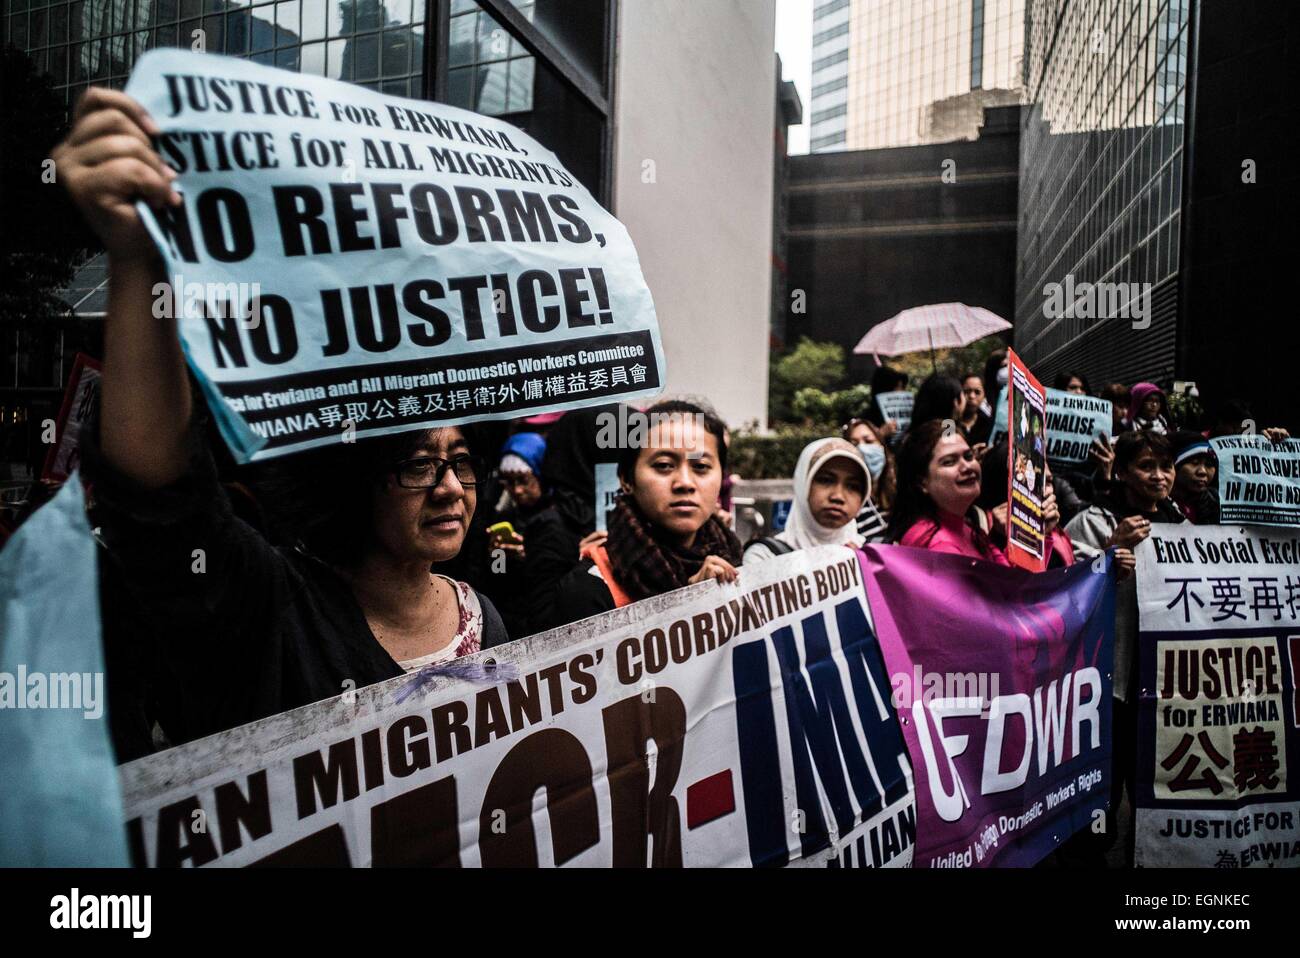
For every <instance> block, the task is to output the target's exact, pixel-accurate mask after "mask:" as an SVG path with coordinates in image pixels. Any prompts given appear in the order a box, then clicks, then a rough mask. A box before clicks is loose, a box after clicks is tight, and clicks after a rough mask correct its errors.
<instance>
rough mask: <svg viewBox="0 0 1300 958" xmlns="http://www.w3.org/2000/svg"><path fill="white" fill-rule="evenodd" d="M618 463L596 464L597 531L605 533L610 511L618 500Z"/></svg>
mask: <svg viewBox="0 0 1300 958" xmlns="http://www.w3.org/2000/svg"><path fill="white" fill-rule="evenodd" d="M618 491H619V484H618V463H616V462H598V463H596V531H597V532H604V531H605V524H606V518H607V517H608V515H609V510H611V509H613V508H614V504H615V500H616V499H617V498H618Z"/></svg>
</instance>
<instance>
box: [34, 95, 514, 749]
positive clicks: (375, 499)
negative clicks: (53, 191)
mask: <svg viewBox="0 0 1300 958" xmlns="http://www.w3.org/2000/svg"><path fill="white" fill-rule="evenodd" d="M158 132H159V130H158V127H157V125H156V124H155V123H154V121H153V120H152V119H151V118H150V117H149V116H148V114H147V113H146V112H145V111H144V110H143V109H142V108H141V107H140V105H139V104H138V103H137V102H136V101H134V100H133V99H131V98H130V97H128V96H126V95H125V94H123V93H120V92H115V91H110V90H105V89H97V88H92V89H91V90H89V91H88V92H87V93H86V94H85V95H84V96H83V97H82V99H81V100H80V101H79V103H78V104H77V109H76V114H75V124H74V126H73V129H72V132H71V133H70V134H69V136H68V138H67V140H65V141H64V143H63V144H61V145H60V146H59V148H58V149H57V150H56V151H55V160H56V163H57V165H58V170H59V177H60V180H61V181H62V182H63V184H64V185H65V186H66V188H67V189H68V191H69V192H70V193H71V195H72V197H73V199H74V201H75V202H76V203H77V205H78V206H79V207H80V209H81V211H82V213H83V214H84V215H85V217H86V218H87V220H89V222H90V224H91V226H92V227H93V228H94V229H95V231H96V232H97V233H98V234H99V236H100V238H101V239H102V240H103V243H104V246H105V248H106V249H107V251H108V257H109V277H110V279H109V308H108V316H107V320H106V323H105V332H104V365H103V379H102V385H101V397H102V401H101V411H100V418H99V421H98V423H97V424H96V423H94V422H92V423H91V428H89V429H88V430H86V432H87V433H89V435H84V436H83V440H82V442H83V448H84V463H85V473H86V477H87V480H88V482H89V483H92V484H93V487H94V497H95V519H96V521H98V522H99V523H100V524H101V526H102V534H103V538H104V541H105V543H106V544H107V548H108V554H109V559H110V561H112V562H113V563H114V564H115V565H116V566H117V567H119V568H120V571H121V574H122V576H121V577H122V578H123V579H124V580H125V583H126V589H127V590H128V591H129V592H130V593H131V594H132V596H133V598H134V599H136V600H137V601H138V603H139V605H140V607H141V608H142V609H143V610H144V611H145V613H146V614H147V615H148V617H149V618H150V619H152V620H153V623H152V624H153V625H154V626H156V627H157V628H158V629H160V630H162V629H165V632H163V634H165V635H168V636H171V637H172V640H171V641H169V642H166V643H163V644H162V645H161V649H160V654H161V656H162V657H163V659H164V660H165V661H164V663H163V666H164V668H165V671H166V672H167V673H168V675H169V676H170V678H169V681H171V682H175V683H176V686H177V689H176V690H177V691H178V692H179V693H180V694H179V695H178V697H179V698H183V700H184V709H185V710H186V712H185V714H184V715H182V716H176V717H175V722H174V724H173V732H172V735H173V738H176V737H195V736H199V735H205V734H210V733H212V732H216V731H219V730H222V729H227V728H231V727H234V726H237V725H241V724H243V723H246V722H251V721H253V720H255V719H259V718H262V717H265V716H268V715H273V714H275V713H278V712H283V711H285V710H287V709H291V708H295V707H297V706H300V705H305V704H308V703H310V702H314V701H318V700H320V699H325V698H329V697H332V696H336V695H338V694H340V693H342V692H346V691H349V690H351V689H355V688H360V687H363V686H366V685H370V684H372V683H375V682H380V681H383V680H385V679H390V678H395V677H399V676H401V675H402V674H403V673H404V672H406V671H411V670H414V669H417V668H421V667H423V666H426V665H430V664H433V663H438V662H442V661H444V660H447V659H451V658H454V657H456V656H459V655H463V654H466V653H470V652H476V651H478V650H479V649H480V648H487V647H490V646H493V645H497V644H500V643H503V642H506V641H508V636H507V635H506V632H505V629H504V627H503V626H502V624H501V619H500V617H499V616H498V615H497V613H496V610H495V609H493V607H492V605H491V603H490V602H488V601H487V600H485V599H483V598H481V597H480V596H478V595H477V594H476V593H475V592H474V590H473V589H471V588H470V587H468V586H466V585H464V584H463V583H459V582H455V581H452V580H450V579H447V578H444V577H441V576H437V575H433V574H431V572H430V565H431V564H432V563H435V562H441V561H446V560H447V559H450V558H452V557H453V556H455V555H456V554H457V552H458V551H459V550H460V547H461V543H462V542H463V541H464V538H465V532H466V529H467V527H468V525H469V521H470V518H471V517H472V516H473V513H474V509H475V506H476V489H477V485H478V483H479V482H481V481H482V480H483V478H484V475H485V472H484V467H483V465H482V463H481V461H480V460H479V459H477V458H476V457H475V456H474V455H473V454H472V449H471V447H470V436H469V434H468V432H467V431H465V430H461V429H457V428H446V429H433V430H420V431H417V432H410V433H404V434H399V435H396V436H391V437H384V438H380V439H375V440H370V441H364V442H356V443H352V444H343V443H340V444H339V445H337V446H335V447H332V448H329V449H327V450H324V451H322V452H319V453H317V452H313V453H308V454H304V455H300V456H298V457H296V458H295V459H294V460H292V461H290V462H287V463H286V464H285V466H284V468H283V474H282V475H281V476H280V477H279V478H278V479H277V481H276V482H275V483H274V484H273V485H274V487H275V489H276V490H278V491H279V492H283V493H286V495H283V496H279V497H278V499H277V497H276V496H275V495H274V494H272V496H271V500H272V501H273V502H277V503H278V504H281V505H283V506H284V508H281V509H280V510H278V511H272V512H270V513H269V514H268V520H269V521H270V523H271V524H272V525H274V526H277V527H279V528H280V529H281V530H282V531H284V532H285V534H286V540H287V541H288V542H291V543H292V547H290V546H289V545H286V546H283V547H276V546H274V545H272V544H271V542H269V541H268V540H267V539H266V538H264V537H263V536H262V535H261V534H260V533H259V532H257V531H255V530H254V529H252V528H251V527H250V526H248V525H247V524H245V523H244V522H242V521H240V520H239V519H238V518H236V517H235V515H234V514H233V513H232V511H231V506H230V502H229V500H228V499H227V498H226V496H225V494H224V493H223V491H222V489H221V487H220V485H219V484H218V482H217V474H216V470H215V467H214V465H213V459H212V455H211V454H210V452H209V451H208V449H207V447H206V445H205V444H204V443H203V441H202V435H203V429H202V419H203V416H202V411H201V407H200V408H196V407H195V405H194V402H193V400H192V397H191V392H190V384H189V381H188V379H187V375H186V368H185V360H184V357H183V355H182V351H181V344H180V340H179V338H178V336H177V329H176V324H175V323H174V322H159V321H158V319H156V318H155V316H154V313H153V305H154V303H153V294H152V292H151V291H152V290H153V288H154V287H155V284H158V283H161V282H162V281H163V280H164V277H163V276H162V267H161V263H160V260H159V258H158V255H157V252H156V250H155V248H154V245H153V242H152V240H151V239H150V237H149V234H148V233H147V232H146V230H145V227H144V224H143V222H142V221H141V218H140V216H139V214H138V213H137V212H136V209H135V203H136V201H137V200H143V201H144V202H146V203H148V204H150V205H151V206H153V207H154V208H156V209H162V208H164V207H167V206H174V205H177V204H179V203H180V202H181V198H180V196H179V195H178V194H177V193H176V192H175V191H174V190H173V189H172V186H171V184H172V181H173V180H174V178H175V175H176V174H175V173H174V171H172V170H171V169H170V168H169V167H167V166H166V165H164V164H163V162H162V160H161V159H160V158H159V156H158V154H157V153H156V152H154V150H153V148H152V146H151V145H150V139H149V138H150V136H151V135H156V134H157V133H158ZM176 730H180V735H179V736H178V735H177V732H176Z"/></svg>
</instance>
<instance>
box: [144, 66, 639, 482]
mask: <svg viewBox="0 0 1300 958" xmlns="http://www.w3.org/2000/svg"><path fill="white" fill-rule="evenodd" d="M127 92H128V93H129V94H131V95H132V96H133V97H135V98H136V99H137V100H139V101H140V102H141V103H142V104H143V105H144V107H145V108H146V109H147V110H148V111H149V112H150V114H151V115H152V116H153V117H154V119H155V120H156V121H157V123H158V124H159V125H160V126H161V128H162V130H163V132H162V134H161V135H160V136H159V137H158V138H157V145H158V149H159V152H160V154H161V155H162V157H163V159H164V160H165V161H167V162H168V163H170V164H171V165H172V166H173V167H174V168H175V169H176V170H177V171H178V172H179V174H180V176H179V177H178V179H177V180H176V182H175V187H176V189H177V190H178V191H179V192H180V193H181V194H182V196H183V197H184V203H183V205H182V206H180V207H175V208H168V209H166V210H161V211H158V212H156V213H155V212H153V211H150V210H148V208H147V207H145V206H144V205H143V204H141V205H140V209H141V211H142V213H143V214H144V218H145V222H146V224H147V225H148V226H149V228H150V231H151V232H152V234H153V236H154V240H155V242H156V243H157V244H158V247H159V249H160V251H161V252H162V254H163V258H164V260H165V262H166V267H167V274H168V279H169V282H170V290H169V289H167V288H166V287H162V286H160V287H159V288H157V289H155V296H156V297H157V298H156V310H155V311H156V313H157V315H158V316H159V317H160V318H161V317H164V316H168V315H175V316H177V317H178V318H179V320H180V332H181V336H182V340H183V342H184V345H185V348H186V353H187V355H188V357H189V360H190V363H191V365H192V367H193V368H194V369H195V370H196V372H197V373H198V374H199V376H200V379H201V382H202V385H203V386H204V388H205V390H206V392H207V394H208V399H209V405H211V406H212V407H213V408H214V411H215V412H216V413H217V415H218V420H219V424H220V425H221V427H222V432H223V435H225V437H226V439H227V441H228V442H229V443H230V444H231V448H232V450H233V451H234V452H235V454H236V456H238V457H239V458H240V459H243V460H246V459H250V458H251V459H261V458H267V457H271V456H277V455H283V454H285V453H288V452H293V451H296V450H301V449H307V448H310V447H313V446H320V445H324V444H327V443H330V442H337V441H339V439H340V438H341V437H344V436H348V437H358V438H361V437H365V436H370V435H381V434H385V433H392V432H400V431H403V430H409V429H414V428H418V427H421V426H428V425H435V424H443V425H447V424H452V423H461V422H468V421H473V420H484V419H502V418H509V419H513V418H517V417H520V416H523V415H530V414H533V413H538V412H542V411H554V410H563V409H570V408H574V407H578V406H587V405H592V404H594V403H599V402H612V401H618V400H626V399H633V398H636V397H643V396H651V395H655V394H657V393H658V392H660V391H661V390H662V388H663V380H664V363H663V352H662V348H661V346H660V341H659V328H658V322H657V320H656V318H655V310H654V304H653V303H652V301H651V298H650V292H649V290H648V289H647V287H646V284H645V280H644V278H643V277H642V275H641V267H640V264H639V262H638V260H637V255H636V250H635V249H634V248H633V246H632V241H631V239H630V238H629V236H628V234H627V231H626V230H625V229H624V228H623V226H622V225H621V224H620V223H619V222H618V221H617V220H616V219H614V217H613V216H611V215H610V214H609V213H608V212H606V211H605V210H604V209H602V208H601V207H600V205H599V204H598V203H597V202H596V200H595V199H593V198H592V196H591V194H590V193H589V192H588V191H587V190H586V188H585V187H583V186H582V185H581V184H580V183H578V182H577V181H576V180H575V179H574V178H573V177H572V176H571V175H570V174H569V173H568V172H567V171H566V170H565V169H564V168H563V166H562V165H561V164H560V162H559V160H558V159H557V158H556V156H555V154H554V153H552V152H551V151H550V150H547V149H546V148H545V147H543V146H541V144H539V143H538V142H537V141H536V140H534V139H532V138H531V137H530V136H528V135H527V134H525V133H523V132H522V131H520V130H518V129H516V128H515V127H513V126H510V125H509V124H506V123H503V122H501V121H500V120H497V119H493V118H491V117H485V116H479V115H478V114H475V113H470V112H468V111H466V110H460V109H457V108H455V107H451V106H447V105H445V104H440V103H429V102H425V101H417V100H407V99H401V98H398V97H392V96H385V95H382V94H379V93H375V92H373V91H370V90H366V89H363V88H362V87H359V86H355V85H353V84H350V83H340V82H337V81H334V80H327V79H324V78H322V77H316V76H309V75H306V74H298V73H289V72H286V71H283V70H276V69H273V68H270V67H264V66H259V65H257V64H254V63H249V62H247V61H245V60H236V59H232V58H227V57H219V56H212V55H209V54H201V53H191V52H189V51H183V50H154V51H150V52H149V53H146V54H145V55H144V56H143V57H141V58H140V60H139V62H138V63H137V64H136V67H135V70H134V72H133V73H132V74H131V80H130V82H129V83H128V84H127Z"/></svg>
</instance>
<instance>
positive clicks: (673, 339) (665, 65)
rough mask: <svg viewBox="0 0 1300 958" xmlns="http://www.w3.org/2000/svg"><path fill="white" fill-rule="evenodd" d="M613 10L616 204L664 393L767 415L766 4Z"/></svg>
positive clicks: (682, 2)
mask: <svg viewBox="0 0 1300 958" xmlns="http://www.w3.org/2000/svg"><path fill="white" fill-rule="evenodd" d="M618 6H619V24H618V26H619V42H618V48H617V49H618V63H617V72H616V79H615V131H614V193H613V195H614V213H615V215H617V216H618V218H619V219H620V220H622V222H623V223H624V224H625V225H626V226H627V228H628V231H629V232H630V233H631V234H632V241H633V242H634V243H635V244H636V248H637V252H638V253H639V254H640V257H641V266H642V269H643V270H644V272H645V276H646V280H647V282H648V283H649V284H650V291H651V292H652V293H653V294H654V300H655V307H656V309H657V310H658V313H659V325H660V329H661V331H662V333H663V341H664V351H665V353H666V355H667V362H668V393H669V394H683V393H694V394H699V395H703V396H706V397H707V398H708V399H709V400H710V401H711V402H712V403H713V405H714V406H715V408H716V409H717V410H718V412H719V413H720V414H721V415H722V416H723V418H724V419H726V420H727V421H728V422H729V423H730V424H731V425H733V426H736V425H739V424H741V423H743V422H746V421H749V420H753V419H757V420H759V422H760V423H761V424H764V425H765V424H766V422H767V355H768V329H769V318H770V315H771V311H770V301H771V286H772V190H773V158H772V137H773V134H774V123H773V111H774V105H775V104H774V90H775V89H776V67H775V57H774V56H773V50H774V47H775V16H776V3H775V0H622V2H621V3H620V4H619V5H618ZM647 161H651V162H652V163H653V182H646V181H645V180H646V179H648V178H649V175H648V173H647V172H646V171H647V169H648V164H647Z"/></svg>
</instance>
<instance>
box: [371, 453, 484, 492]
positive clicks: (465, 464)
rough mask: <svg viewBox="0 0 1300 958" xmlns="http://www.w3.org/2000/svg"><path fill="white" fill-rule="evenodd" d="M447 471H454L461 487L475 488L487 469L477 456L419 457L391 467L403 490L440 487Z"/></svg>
mask: <svg viewBox="0 0 1300 958" xmlns="http://www.w3.org/2000/svg"><path fill="white" fill-rule="evenodd" d="M448 469H454V470H455V472H456V480H457V481H458V482H459V483H460V484H461V485H462V486H476V485H478V483H479V477H480V476H486V475H487V467H486V466H485V464H484V462H483V460H482V459H480V458H478V457H477V456H453V457H452V458H451V459H435V458H431V457H429V456H421V457H420V458H419V459H407V460H406V461H405V462H399V463H398V464H397V465H395V466H394V467H393V475H395V476H396V477H397V484H398V485H399V486H401V487H402V488H403V489H433V488H435V487H436V486H440V485H442V480H443V477H444V476H446V475H447V470H448Z"/></svg>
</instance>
